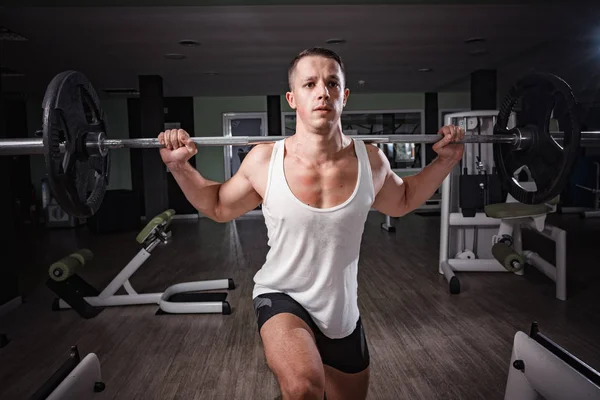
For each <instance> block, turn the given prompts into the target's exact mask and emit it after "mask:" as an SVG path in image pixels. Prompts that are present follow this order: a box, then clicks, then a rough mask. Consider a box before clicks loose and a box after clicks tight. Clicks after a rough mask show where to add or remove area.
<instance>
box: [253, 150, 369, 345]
mask: <svg viewBox="0 0 600 400" xmlns="http://www.w3.org/2000/svg"><path fill="white" fill-rule="evenodd" d="M284 145H285V144H284V140H281V141H278V142H277V143H275V145H274V147H273V153H272V155H271V160H270V164H269V174H268V178H267V187H266V190H265V195H264V198H263V206H262V211H263V215H264V217H265V223H266V226H267V231H268V232H267V233H268V245H269V247H270V249H269V252H268V254H267V257H266V261H265V263H264V265H263V266H262V268H261V269H260V270H259V271H258V272H257V273H256V275H255V276H254V282H255V286H254V291H253V295H252V296H253V298H255V297H256V296H258V295H261V294H264V293H272V292H281V293H286V294H287V295H289V296H290V297H292V298H293V299H294V300H296V301H297V302H298V303H300V304H301V305H302V306H303V307H304V308H305V309H306V310H307V311H308V313H309V314H310V315H311V317H312V319H313V320H314V322H315V323H316V325H317V326H318V327H319V329H321V331H322V332H323V334H325V335H326V336H327V337H329V338H332V339H339V338H343V337H346V336H348V335H349V334H351V333H352V332H353V330H354V329H355V328H356V322H357V321H358V317H359V310H358V295H357V287H358V284H357V273H358V259H359V254H360V244H361V239H362V234H363V230H364V224H365V220H366V218H367V215H368V213H369V210H370V209H371V206H372V204H373V201H374V198H375V194H374V193H375V190H374V188H373V179H372V174H371V165H370V163H369V157H368V155H367V149H366V147H365V144H364V143H363V142H362V141H358V140H355V141H354V148H355V149H356V155H357V158H358V179H357V182H356V186H355V188H354V191H353V193H352V195H351V196H350V197H349V198H348V199H347V200H346V201H345V202H344V203H342V204H340V205H337V206H335V207H331V208H314V207H311V206H308V205H306V204H304V203H303V202H301V201H300V200H298V198H296V196H294V194H293V193H292V191H291V190H290V188H289V186H288V184H287V181H286V178H285V174H284V170H283V158H284V153H285V148H284Z"/></svg>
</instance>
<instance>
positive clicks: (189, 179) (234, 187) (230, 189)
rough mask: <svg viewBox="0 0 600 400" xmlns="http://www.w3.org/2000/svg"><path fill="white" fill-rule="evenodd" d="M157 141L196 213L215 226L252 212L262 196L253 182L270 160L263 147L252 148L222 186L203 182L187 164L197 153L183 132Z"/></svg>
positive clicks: (173, 131) (161, 136) (175, 131)
mask: <svg viewBox="0 0 600 400" xmlns="http://www.w3.org/2000/svg"><path fill="white" fill-rule="evenodd" d="M158 140H159V142H160V143H161V144H163V145H164V147H163V148H161V149H160V155H161V158H162V160H163V162H164V163H165V165H166V166H167V167H168V168H169V170H170V172H171V174H172V175H173V178H175V181H176V182H177V184H178V185H179V187H180V188H181V190H182V191H183V194H184V195H185V197H186V199H187V200H188V201H189V202H190V203H191V204H192V206H194V207H195V208H196V209H197V210H198V211H200V212H201V213H202V214H204V215H206V216H207V217H209V218H211V219H213V220H215V221H217V222H227V221H231V220H232V219H235V218H237V217H239V216H240V215H243V214H245V213H247V212H248V211H251V210H253V209H255V208H256V207H257V206H258V205H259V204H260V203H261V202H262V198H261V196H260V195H259V194H258V193H257V192H256V190H255V189H254V185H253V184H252V179H254V181H256V176H257V173H260V171H262V170H264V169H263V168H262V167H263V166H264V165H265V160H268V158H269V157H270V149H269V148H268V147H266V145H258V146H255V147H254V148H253V149H252V150H251V151H250V152H249V153H248V155H247V156H246V157H245V158H244V161H243V162H242V165H241V166H240V168H239V170H238V171H237V173H236V174H235V175H234V176H233V177H232V178H231V179H229V180H228V181H227V182H225V183H220V182H215V181H211V180H209V179H206V178H204V177H203V176H202V175H201V174H200V172H198V171H197V170H196V169H195V168H194V167H192V165H191V164H190V163H189V162H188V160H189V159H190V158H191V157H193V156H194V155H196V154H197V153H198V150H197V148H196V145H195V143H194V142H193V141H192V140H191V138H190V136H189V134H188V133H187V132H186V131H184V130H183V129H171V130H167V131H165V132H161V133H160V134H159V135H158Z"/></svg>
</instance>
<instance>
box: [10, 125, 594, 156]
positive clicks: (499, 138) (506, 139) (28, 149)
mask: <svg viewBox="0 0 600 400" xmlns="http://www.w3.org/2000/svg"><path fill="white" fill-rule="evenodd" d="M550 134H551V135H552V138H553V139H554V140H555V141H556V142H557V144H559V145H560V144H561V142H562V140H563V132H561V131H555V132H550ZM286 137H288V136H230V137H225V136H223V137H221V136H213V137H192V138H191V139H192V141H193V142H194V143H195V144H196V145H197V146H200V147H219V146H252V145H257V144H265V143H273V142H277V141H279V140H283V139H285V138H286ZM351 137H352V138H353V139H356V140H361V141H364V142H365V143H382V144H383V143H428V144H434V143H436V142H438V141H439V140H440V139H441V138H442V135H439V134H423V135H417V134H414V135H352V136H351ZM527 140H528V139H527V137H525V136H522V135H518V134H514V133H507V134H497V135H465V137H464V138H463V139H462V140H458V141H456V142H454V143H490V144H494V143H496V144H510V145H512V146H513V147H518V148H523V147H524V146H526V141H527ZM595 146H600V131H583V132H581V147H595ZM162 147H164V146H163V145H162V144H160V143H159V141H158V139H157V138H139V139H100V140H89V141H87V142H86V148H87V149H88V150H91V151H104V150H116V149H124V148H128V149H153V148H162ZM61 151H62V152H64V146H62V148H61ZM29 154H31V155H34V154H44V143H43V140H42V139H41V138H23V139H3V140H0V156H8V155H29Z"/></svg>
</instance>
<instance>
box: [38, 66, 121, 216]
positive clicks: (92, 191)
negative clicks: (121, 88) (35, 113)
mask: <svg viewBox="0 0 600 400" xmlns="http://www.w3.org/2000/svg"><path fill="white" fill-rule="evenodd" d="M42 107H43V110H44V115H43V127H42V132H43V143H44V155H45V159H46V169H47V173H48V182H49V183H50V187H51V189H52V194H53V195H54V197H55V198H56V201H57V202H58V204H59V205H60V207H61V208H62V209H63V210H64V211H65V212H66V213H68V214H70V215H72V216H75V217H90V216H92V215H94V213H95V212H96V211H97V210H98V208H99V207H100V204H101V203H102V200H103V199H104V194H105V192H106V186H107V185H108V175H109V166H110V159H109V154H108V152H105V153H104V154H103V155H102V154H100V153H99V152H98V151H89V150H88V148H87V147H86V137H87V136H88V134H89V133H92V134H95V135H97V134H98V133H99V132H103V133H104V135H106V130H107V129H106V128H107V126H106V121H105V116H104V112H103V111H102V108H101V107H100V100H99V99H98V95H97V94H96V91H95V90H94V88H93V87H92V85H91V83H90V82H89V80H88V79H87V78H86V77H85V76H84V75H83V74H82V73H80V72H76V71H65V72H62V73H60V74H58V75H56V76H55V77H54V78H53V79H52V81H51V82H50V84H49V85H48V88H47V89H46V93H45V95H44V100H43V103H42ZM92 136H93V135H92ZM61 147H62V148H63V150H61Z"/></svg>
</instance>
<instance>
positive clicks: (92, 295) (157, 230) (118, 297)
mask: <svg viewBox="0 0 600 400" xmlns="http://www.w3.org/2000/svg"><path fill="white" fill-rule="evenodd" d="M174 214H175V211H174V210H171V209H169V210H166V211H165V212H163V213H161V214H159V215H157V216H156V217H154V218H153V219H152V220H151V221H150V222H148V224H147V225H146V226H145V227H144V229H143V230H142V231H141V232H140V233H139V234H138V235H137V237H136V240H137V242H138V243H139V244H141V245H142V248H141V249H140V250H139V252H138V253H137V254H136V255H135V256H134V257H133V259H132V260H131V261H130V262H129V263H128V264H127V265H126V266H125V268H123V270H121V272H119V274H117V276H115V277H114V278H113V280H112V281H111V282H110V283H109V284H108V285H107V286H106V288H104V290H102V292H99V291H98V290H96V289H95V288H94V287H93V286H91V285H90V284H88V283H87V282H86V281H85V280H83V279H82V278H81V277H80V276H79V275H77V273H76V270H77V269H78V268H80V267H82V266H83V265H85V264H86V262H88V261H90V260H91V259H92V257H93V254H92V252H91V251H89V250H87V249H82V250H79V251H76V252H74V253H72V254H70V255H68V256H67V257H64V258H63V259H61V260H59V261H57V262H55V263H53V264H52V265H51V266H50V270H49V275H50V278H49V279H48V280H47V282H46V285H47V286H48V287H49V288H50V289H51V290H52V291H53V292H54V293H55V294H56V295H57V296H58V298H57V299H55V300H54V302H53V306H52V307H53V309H54V310H62V309H68V308H72V309H74V310H75V311H77V312H78V313H79V314H80V315H81V316H82V317H84V318H93V317H95V316H96V315H98V314H99V313H100V312H101V311H102V310H103V309H104V307H111V306H128V305H142V304H157V305H158V307H159V309H158V311H157V314H199V313H221V314H231V306H230V305H229V302H227V301H226V298H227V293H226V292H224V293H215V292H211V293H199V292H201V291H207V290H220V289H234V288H235V283H234V281H233V279H216V280H206V281H197V282H185V283H179V284H176V285H173V286H170V287H168V288H167V289H166V290H165V291H164V292H163V293H137V292H136V291H135V290H134V289H133V287H132V286H131V283H130V282H129V278H130V277H131V276H132V275H133V274H134V273H135V272H136V271H137V270H138V269H139V268H140V267H141V266H142V265H143V264H144V262H145V261H146V260H147V259H148V258H149V257H150V255H151V254H152V251H153V250H154V249H155V248H156V247H157V246H158V245H160V244H162V245H166V244H168V243H169V241H170V238H171V231H170V230H169V227H170V224H171V221H172V218H173V215H174ZM120 288H123V289H124V290H125V292H126V294H116V292H117V291H118V290H119V289H120Z"/></svg>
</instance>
